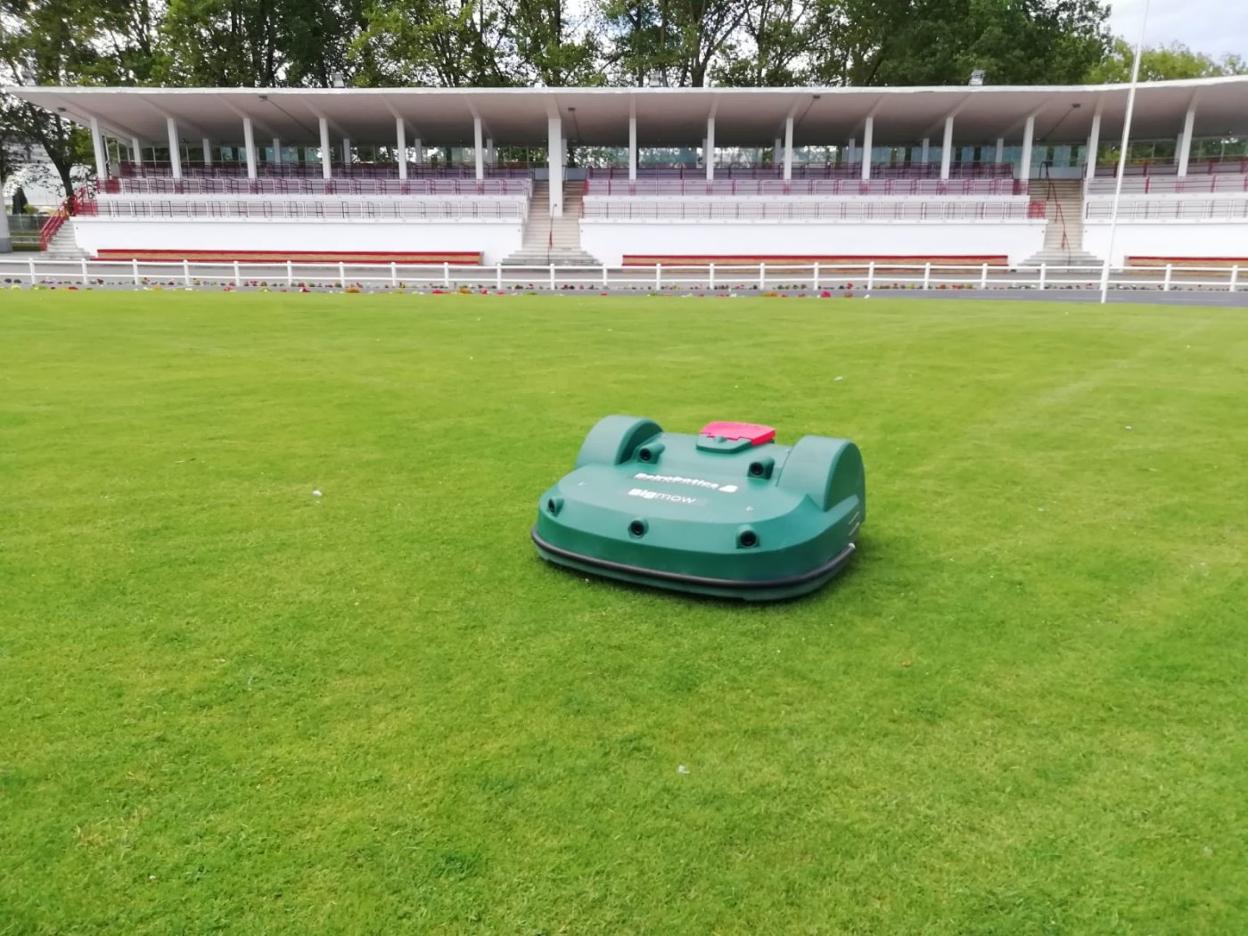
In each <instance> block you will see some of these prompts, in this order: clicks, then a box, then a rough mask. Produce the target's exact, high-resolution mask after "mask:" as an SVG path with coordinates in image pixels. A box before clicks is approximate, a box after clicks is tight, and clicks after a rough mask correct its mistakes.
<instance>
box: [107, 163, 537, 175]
mask: <svg viewBox="0 0 1248 936" xmlns="http://www.w3.org/2000/svg"><path fill="white" fill-rule="evenodd" d="M180 168H181V172H182V177H183V178H184V179H187V178H246V177H247V164H246V163H237V162H218V163H213V164H212V165H211V166H205V165H204V164H203V163H196V162H189V161H183V162H182V163H181V166H180ZM323 172H324V170H323V167H322V166H321V164H320V163H319V162H315V163H294V162H260V163H257V164H256V174H257V176H260V177H262V178H278V179H313V178H315V179H319V178H322V177H323ZM330 174H331V175H332V176H333V178H335V179H398V177H399V167H398V165H397V164H395V163H392V162H385V163H371V162H350V163H344V162H337V161H335V162H332V163H330ZM532 174H533V173H532V170H530V169H526V168H522V167H520V168H516V167H509V166H489V167H486V169H485V177H486V178H489V179H520V178H531V177H532ZM116 175H117V177H119V178H123V179H127V178H142V177H146V176H156V177H158V178H171V177H172V175H173V164H172V163H170V162H168V161H166V160H144V161H143V162H142V163H136V162H129V161H127V160H122V161H121V162H120V163H118V166H117V173H116ZM407 175H408V178H409V179H418V178H419V179H424V178H438V179H472V178H475V177H476V166H475V165H447V164H440V165H430V164H428V163H408V164H407Z"/></svg>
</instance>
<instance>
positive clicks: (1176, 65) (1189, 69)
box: [1087, 38, 1248, 84]
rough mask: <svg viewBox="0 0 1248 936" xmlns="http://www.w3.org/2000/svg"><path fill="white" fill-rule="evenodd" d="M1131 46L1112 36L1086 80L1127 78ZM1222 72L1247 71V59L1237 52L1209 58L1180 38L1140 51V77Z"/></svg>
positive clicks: (1101, 81)
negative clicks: (1111, 43)
mask: <svg viewBox="0 0 1248 936" xmlns="http://www.w3.org/2000/svg"><path fill="white" fill-rule="evenodd" d="M1134 57H1135V50H1134V49H1133V48H1132V47H1131V45H1130V44H1129V43H1128V42H1127V41H1126V40H1125V39H1119V38H1116V39H1114V42H1113V48H1112V49H1110V52H1109V54H1108V55H1106V56H1105V58H1103V59H1102V60H1101V61H1100V62H1098V63H1097V64H1096V65H1094V66H1093V67H1092V68H1091V69H1089V71H1088V73H1087V80H1088V81H1090V82H1092V83H1094V84H1114V83H1118V82H1124V81H1130V80H1131V64H1132V60H1133V59H1134ZM1222 75H1248V60H1245V59H1243V58H1241V57H1240V56H1238V55H1224V56H1222V57H1221V58H1220V59H1215V58H1211V57H1210V56H1208V55H1205V54H1204V53H1202V52H1193V51H1192V50H1191V49H1189V48H1188V47H1187V46H1185V45H1184V44H1183V43H1181V42H1172V43H1170V44H1169V45H1160V46H1153V47H1152V48H1150V49H1145V50H1144V51H1143V52H1141V53H1140V80H1141V81H1166V80H1172V79H1179V78H1215V77H1219V76H1222Z"/></svg>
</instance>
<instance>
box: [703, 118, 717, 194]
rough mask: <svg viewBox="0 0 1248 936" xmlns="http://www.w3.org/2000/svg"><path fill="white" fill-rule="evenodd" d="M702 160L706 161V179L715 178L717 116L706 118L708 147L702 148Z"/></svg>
mask: <svg viewBox="0 0 1248 936" xmlns="http://www.w3.org/2000/svg"><path fill="white" fill-rule="evenodd" d="M702 161H703V162H704V163H706V180H707V181H708V182H709V181H711V180H712V179H714V178H715V118H714V117H707V118H706V148H705V149H703V150H702Z"/></svg>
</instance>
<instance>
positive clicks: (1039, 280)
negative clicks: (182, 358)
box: [0, 259, 1244, 296]
mask: <svg viewBox="0 0 1248 936" xmlns="http://www.w3.org/2000/svg"><path fill="white" fill-rule="evenodd" d="M1240 272H1241V269H1240V266H1239V265H1231V266H1209V265H1205V266H1187V265H1185V264H1164V265H1162V264H1158V265H1154V266H1130V267H1125V268H1123V267H1112V268H1110V269H1108V270H1106V266H1105V265H1104V264H1098V265H1090V266H1069V267H1068V266H1060V267H1050V266H1048V265H1046V264H1041V265H1040V266H1038V267H1030V268H1013V269H1010V268H994V267H993V266H992V265H991V264H988V263H979V264H945V263H899V262H894V261H881V262H862V261H859V262H849V263H810V262H782V263H774V264H768V263H754V264H713V263H712V264H709V265H706V266H701V265H700V266H686V267H681V266H665V265H662V264H659V265H656V266H654V267H653V268H650V267H606V266H602V267H585V266H575V267H560V266H557V265H548V266H523V267H520V266H503V265H501V264H495V265H493V266H459V265H454V264H449V263H443V264H442V265H441V266H437V265H434V266H432V267H431V266H429V265H412V264H399V263H372V264H363V263H360V264H355V263H345V262H338V263H334V262H325V263H294V262H285V263H283V262H268V263H265V262H258V263H243V262H231V261H220V262H205V261H197V262H190V261H180V262H179V261H174V262H149V261H139V260H114V261H102V260H21V259H0V284H10V285H29V286H38V285H52V286H69V287H74V288H94V287H101V286H104V287H107V286H114V287H117V286H120V287H130V288H143V287H149V286H169V287H184V288H195V287H208V288H212V287H218V288H219V287H223V286H224V287H227V288H258V289H298V288H301V287H302V288H306V287H309V286H320V287H330V288H342V289H350V288H372V289H387V288H406V287H415V288H425V289H432V290H434V291H438V290H442V291H447V290H452V289H472V290H480V291H490V290H495V291H505V290H533V289H550V290H564V289H594V290H624V291H643V292H657V291H664V290H672V291H684V292H689V291H700V290H707V291H721V292H741V291H757V292H759V293H763V292H766V291H769V290H775V291H785V292H792V293H796V294H811V293H819V292H820V291H832V290H836V291H837V293H836V294H849V293H859V292H861V293H864V294H865V293H871V292H872V291H874V290H880V289H899V290H956V289H978V290H1009V289H1022V290H1039V291H1043V290H1046V289H1061V290H1088V291H1092V290H1097V289H1099V287H1100V283H1101V278H1102V276H1106V275H1107V276H1108V283H1109V286H1110V288H1111V289H1122V290H1127V291H1129V292H1131V293H1134V294H1135V295H1137V296H1138V293H1139V291H1140V290H1141V289H1156V290H1159V291H1163V292H1169V291H1174V290H1200V291H1206V292H1208V291H1220V292H1230V293H1236V292H1244V286H1243V284H1242V277H1241V275H1240Z"/></svg>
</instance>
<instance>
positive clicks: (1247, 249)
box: [1083, 221, 1248, 266]
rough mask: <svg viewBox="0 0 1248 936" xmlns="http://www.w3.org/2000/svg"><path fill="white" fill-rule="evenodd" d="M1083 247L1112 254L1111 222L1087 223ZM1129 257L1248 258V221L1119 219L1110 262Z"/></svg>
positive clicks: (1117, 262) (1090, 250)
mask: <svg viewBox="0 0 1248 936" xmlns="http://www.w3.org/2000/svg"><path fill="white" fill-rule="evenodd" d="M1083 249H1084V250H1086V251H1088V252H1089V253H1093V254H1095V255H1096V256H1098V257H1102V258H1103V257H1105V256H1107V255H1108V253H1109V222H1108V221H1087V222H1085V223H1084V228H1083ZM1126 257H1215V258H1235V259H1239V258H1248V221H1144V222H1138V221H1119V222H1118V233H1117V235H1116V236H1115V237H1114V255H1113V256H1112V257H1110V258H1109V261H1110V263H1111V264H1112V265H1113V266H1121V265H1122V264H1123V263H1124V262H1125V258H1126Z"/></svg>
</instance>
